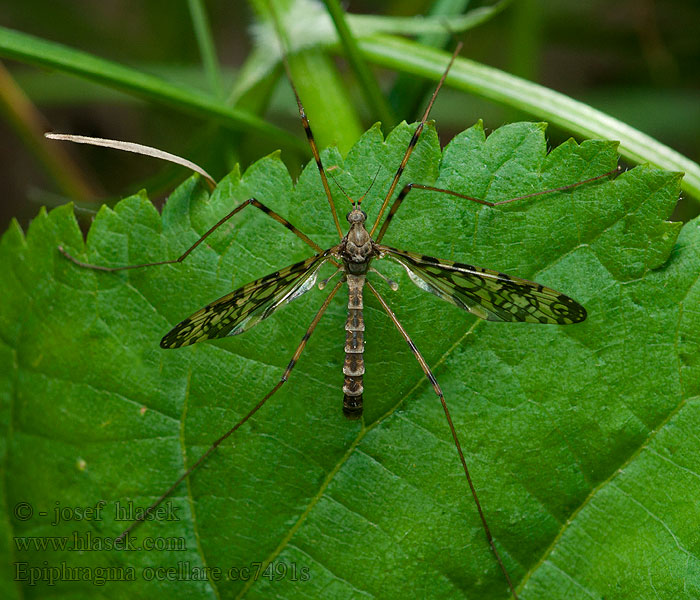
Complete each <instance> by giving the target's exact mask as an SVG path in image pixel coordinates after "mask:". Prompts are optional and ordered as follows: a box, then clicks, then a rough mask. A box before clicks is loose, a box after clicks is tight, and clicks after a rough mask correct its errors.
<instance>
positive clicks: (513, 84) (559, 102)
mask: <svg viewBox="0 0 700 600" xmlns="http://www.w3.org/2000/svg"><path fill="white" fill-rule="evenodd" d="M359 44H360V49H361V50H362V52H363V53H364V54H365V57H366V58H368V59H369V60H372V61H374V62H376V63H377V64H380V65H382V66H385V67H390V68H394V69H400V70H402V71H406V72H409V73H414V74H416V75H421V76H423V77H428V78H431V79H438V78H439V77H440V75H441V74H442V72H443V70H444V68H445V64H446V63H447V61H448V60H449V55H448V54H447V53H445V52H441V51H438V50H435V49H433V48H426V47H425V46H421V45H420V44H416V43H415V42H410V41H407V40H404V39H399V38H395V37H391V36H384V35H382V36H379V35H377V36H373V37H372V38H367V39H361V40H359ZM447 81H448V85H450V86H452V87H454V88H456V89H459V90H462V91H465V92H470V93H473V94H476V95H478V96H481V97H483V98H487V99H489V100H493V101H495V102H499V103H501V104H504V105H506V106H511V107H513V108H517V109H519V110H522V111H525V112H527V113H529V114H531V115H532V116H533V117H535V118H538V119H543V120H546V121H548V122H549V123H552V124H554V125H557V126H558V127H561V128H563V129H565V130H567V131H570V132H572V133H573V134H575V135H578V136H581V137H592V138H602V139H609V140H619V141H620V148H619V150H620V154H621V155H622V156H624V157H625V158H626V159H628V160H630V161H633V162H639V163H645V162H648V163H650V164H651V165H653V166H655V167H660V168H662V169H669V170H671V171H684V172H685V176H684V178H683V182H682V186H681V187H682V189H683V190H684V191H685V192H686V193H688V194H689V195H691V196H693V197H694V198H696V199H700V165H698V164H697V163H695V162H693V161H692V160H690V159H689V158H687V157H685V156H683V155H682V154H680V153H678V152H676V151H675V150H673V149H671V148H669V147H668V146H666V145H665V144H662V143H661V142H659V141H657V140H655V139H654V138H652V137H650V136H648V135H647V134H645V133H642V132H641V131H639V130H638V129H635V128H634V127H631V126H629V125H627V124H625V123H623V122H622V121H619V120H617V119H615V118H613V117H611V116H610V115H607V114H605V113H603V112H601V111H599V110H596V109H595V108H593V107H591V106H588V105H586V104H584V103H582V102H579V101H577V100H574V99H573V98H569V97H568V96H566V95H564V94H561V93H559V92H556V91H554V90H550V89H548V88H545V87H543V86H540V85H537V84H536V83H532V82H530V81H525V80H524V79H520V78H519V77H515V76H513V75H510V74H508V73H505V72H503V71H500V70H498V69H494V68H492V67H488V66H486V65H482V64H480V63H476V62H474V61H471V60H468V59H465V58H458V59H457V60H456V61H455V64H454V66H453V67H452V70H451V71H450V75H449V77H448V80H447Z"/></svg>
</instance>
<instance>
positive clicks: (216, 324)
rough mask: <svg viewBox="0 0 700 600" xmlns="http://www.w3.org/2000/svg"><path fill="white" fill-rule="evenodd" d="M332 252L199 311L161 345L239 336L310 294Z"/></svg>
mask: <svg viewBox="0 0 700 600" xmlns="http://www.w3.org/2000/svg"><path fill="white" fill-rule="evenodd" d="M329 253H330V251H329V250H327V251H326V252H324V253H323V254H317V255H316V256H312V257H311V258H307V259H306V260H303V261H301V262H298V263H296V264H293V265H290V266H289V267H285V268H284V269H281V270H280V271H276V272H274V273H270V274H269V275H265V277H262V278H260V279H257V280H255V281H252V282H251V283H248V284H246V285H244V286H243V287H241V288H238V289H237V290H234V291H233V292H231V293H230V294H226V295H225V296H223V297H222V298H219V299H218V300H215V301H214V302H212V303H211V304H208V305H207V306H205V307H204V308H202V309H200V310H198V311H197V312H196V313H194V314H193V315H192V316H191V317H187V318H186V319H185V320H184V321H182V323H180V324H179V325H176V326H175V327H174V328H173V329H172V331H170V332H169V333H168V334H167V335H166V336H165V337H164V338H163V339H162V340H161V342H160V345H161V347H162V348H179V347H181V346H188V345H189V344H194V343H195V342H201V341H203V340H211V339H215V338H222V337H226V336H228V335H238V334H239V333H243V332H244V331H246V330H248V329H250V328H251V327H253V325H256V324H257V323H259V322H260V321H262V320H263V319H266V318H267V317H269V316H270V315H271V314H272V313H273V312H274V311H275V310H277V309H278V308H279V307H280V306H282V305H284V304H286V303H288V302H291V301H292V300H295V299H296V298H298V297H299V296H301V295H302V294H304V293H305V292H308V291H309V290H310V289H311V288H312V287H313V286H314V283H316V276H317V274H318V270H319V269H320V268H321V266H322V265H323V263H324V262H326V260H328V258H329V256H328V255H329Z"/></svg>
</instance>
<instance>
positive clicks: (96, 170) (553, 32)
mask: <svg viewBox="0 0 700 600" xmlns="http://www.w3.org/2000/svg"><path fill="white" fill-rule="evenodd" d="M430 4H431V2H429V1H422V0H409V1H407V0H395V1H386V2H377V1H372V2H369V1H363V0H352V1H350V2H346V3H345V5H344V6H345V8H346V9H347V10H348V11H349V12H355V13H363V12H375V13H379V14H384V15H413V14H424V13H426V12H427V11H428V8H429V6H430ZM477 5H478V3H476V2H472V3H471V6H472V7H473V6H477ZM206 6H207V10H208V15H209V19H210V22H211V26H212V29H213V32H214V39H215V41H216V44H217V52H218V56H219V60H220V61H221V63H222V67H223V68H224V69H225V74H226V77H227V80H228V81H232V80H233V77H234V76H235V69H236V68H237V67H239V66H240V65H241V64H242V63H243V61H244V59H245V57H246V55H247V53H248V51H249V48H250V44H251V39H250V36H249V33H248V26H249V25H250V24H251V23H252V21H253V15H252V13H251V10H250V8H249V6H248V5H247V3H245V2H242V1H241V2H231V1H230V0H211V1H209V2H207V3H206ZM0 24H2V25H4V26H7V27H11V28H14V29H17V30H20V31H22V32H26V33H29V34H32V35H35V36H38V37H42V38H45V39H47V40H50V41H55V42H61V43H63V44H66V45H68V46H71V47H73V48H77V49H81V50H84V51H87V52H90V53H93V54H95V55H97V56H100V57H104V58H107V59H110V60H113V61H116V62H120V63H123V64H126V65H130V66H133V67H136V68H139V69H141V70H144V71H147V72H151V73H156V74H159V75H162V76H166V77H167V78H168V79H170V80H172V81H175V82H178V83H183V84H185V85H195V86H196V87H200V88H201V89H205V90H206V89H207V82H206V79H205V77H204V75H203V73H202V70H201V61H200V56H199V51H198V47H197V43H196V40H195V38H194V34H193V30H192V24H191V20H190V16H189V11H188V8H187V3H186V2H184V1H181V2H173V1H172V0H149V1H147V2H144V1H143V0H100V1H99V2H95V1H93V0H83V1H77V0H73V1H68V0H63V1H58V0H56V1H50V2H49V1H48V0H23V1H22V2H14V3H4V6H2V7H0ZM698 25H700V2H697V1H696V0H658V1H655V0H623V1H618V2H614V3H609V2H602V1H589V2H580V1H579V0H558V1H557V2H545V1H544V0H516V1H515V2H514V3H513V4H512V5H511V6H510V7H509V8H507V9H506V10H505V11H504V12H503V13H501V14H500V15H498V16H496V17H495V18H494V19H492V20H491V21H489V22H487V23H486V24H484V25H481V26H479V27H478V28H476V29H474V30H471V31H469V32H467V33H466V34H464V35H461V36H460V39H463V41H464V42H465V48H464V50H463V51H462V56H465V57H469V58H472V59H474V60H477V61H480V62H483V63H485V64H488V65H491V66H494V67H498V68H500V69H503V70H505V71H508V72H511V73H514V74H516V75H519V76H521V77H525V78H528V79H531V80H534V81H537V82H539V83H541V84H543V85H545V86H548V87H550V88H553V89H555V90H558V91H561V92H563V93H565V94H568V95H570V96H572V97H574V98H576V99H578V100H581V101H583V102H587V103H589V104H591V105H592V106H594V107H596V108H598V109H600V110H603V111H605V112H608V113H609V114H611V115H613V116H615V117H617V118H619V119H621V120H622V121H625V122H627V123H629V124H630V125H632V126H634V127H637V128H639V129H640V130H642V131H644V132H645V133H648V134H650V135H652V136H654V137H656V138H657V139H659V140H660V141H662V142H664V143H666V144H668V145H669V146H670V147H672V148H674V149H676V150H678V151H680V152H681V153H683V154H685V155H686V156H688V157H689V158H691V159H693V160H695V161H699V160H700V76H699V75H700V42H699V41H698V39H699V35H698ZM5 65H6V67H7V68H8V70H9V72H10V73H11V75H12V77H13V79H14V80H15V82H16V83H18V84H19V86H20V87H21V88H22V89H23V90H24V92H25V93H26V94H27V96H28V97H29V98H30V99H31V101H32V102H33V103H34V105H35V106H36V107H37V108H38V109H39V111H40V112H41V114H42V115H43V117H44V118H45V120H46V126H47V129H48V128H50V129H53V130H56V131H67V132H73V133H79V134H83V135H95V136H103V137H111V138H118V139H123V140H129V141H137V142H140V143H144V144H148V145H152V146H155V147H157V148H161V149H164V150H167V151H170V152H173V153H176V154H180V155H182V156H185V157H187V158H189V159H191V160H194V161H195V162H197V163H199V164H201V165H202V166H204V167H205V168H206V169H207V170H209V171H210V172H211V173H212V174H213V175H214V176H215V177H217V178H218V177H220V176H221V175H223V174H224V173H226V172H227V171H228V169H229V168H230V164H228V163H227V161H226V158H225V157H226V154H227V153H226V152H225V150H224V149H223V147H222V143H223V142H222V136H226V135H229V136H234V135H237V134H236V133H234V132H223V133H222V132H221V131H218V132H217V131H216V129H215V128H213V127H211V126H209V125H208V124H206V123H203V122H202V121H201V120H198V119H195V118H193V117H190V116H187V115H183V114H181V113H179V112H175V111H171V110H168V109H164V108H162V107H159V106H153V105H150V104H147V103H145V102H142V101H140V100H137V99H134V98H131V97H129V96H126V95H124V94H120V93H118V92H114V91H112V90H109V89H107V88H104V87H99V86H97V85H94V84H89V83H86V82H82V81H81V80H79V79H76V78H74V77H70V76H65V75H61V74H55V73H51V72H48V71H46V70H41V69H37V68H34V67H29V66H26V65H22V64H18V63H14V62H10V61H8V62H7V63H5ZM377 75H378V77H379V79H380V83H381V85H382V87H383V88H384V89H387V90H388V89H389V88H390V87H391V84H392V82H393V80H394V77H395V74H394V73H392V72H389V71H378V72H377ZM355 92H356V91H355ZM355 92H353V93H355ZM289 100H291V96H289V95H285V94H277V95H275V96H273V98H272V100H271V102H270V108H269V109H268V111H267V113H266V117H267V118H269V119H270V120H272V121H274V122H275V123H277V124H280V125H282V126H284V127H285V128H287V129H288V130H290V131H293V132H295V133H298V134H300V135H301V127H300V125H299V123H298V117H297V116H296V115H295V112H294V111H295V108H294V106H293V105H292V104H291V102H289ZM357 101H358V103H360V104H361V102H362V99H361V96H360V95H359V94H357ZM363 116H364V117H365V125H366V126H368V125H369V124H371V123H372V122H373V121H374V120H376V117H375V116H374V115H370V114H367V113H366V112H365V113H363ZM399 117H400V118H406V119H407V120H412V119H414V118H415V115H399ZM433 117H434V118H435V119H436V121H437V123H438V129H439V130H440V132H441V136H442V138H443V141H447V140H448V139H449V137H450V136H451V135H452V134H453V133H454V132H457V131H460V130H462V129H464V128H466V127H468V126H469V125H471V124H472V123H473V122H474V121H475V120H477V119H478V118H483V119H484V120H485V124H486V126H487V128H489V129H493V128H496V127H498V126H499V125H501V124H503V123H504V122H508V121H513V120H518V119H521V118H528V116H527V115H522V114H518V113H516V112H515V111H513V110H512V109H508V108H504V107H500V106H497V105H493V104H489V103H487V102H485V101H482V100H480V99H477V98H468V97H465V96H464V95H463V94H458V93H456V92H454V91H451V90H445V91H444V92H443V93H442V95H441V97H440V98H439V102H438V104H437V106H436V109H435V111H434V113H433ZM529 118H532V117H529ZM566 137H568V134H567V133H565V132H561V131H556V130H554V129H552V128H550V130H549V138H550V143H551V144H552V145H554V144H557V143H559V142H561V141H563V140H564V139H565V138H566ZM248 138H250V136H248ZM0 139H1V140H2V144H1V145H0V177H1V178H2V182H3V189H4V194H3V196H4V201H3V202H2V207H1V208H0V227H1V228H2V230H4V229H5V228H6V226H7V223H8V222H9V219H11V218H12V217H16V218H18V219H19V222H20V223H21V225H22V227H24V228H26V226H27V224H28V222H29V221H30V219H31V218H32V216H33V215H35V214H36V213H37V211H38V210H39V206H40V205H42V204H43V205H49V206H51V205H56V204H60V203H63V202H65V201H66V200H68V198H66V197H65V196H63V195H61V193H60V192H59V189H58V187H57V186H56V184H55V182H54V181H53V179H52V178H51V177H50V176H49V175H48V174H47V173H46V171H45V169H44V168H43V167H42V165H41V163H40V162H39V161H38V160H37V158H36V156H35V155H34V154H33V153H32V151H31V150H30V148H29V147H28V146H27V145H26V144H25V143H24V142H23V140H22V139H21V138H20V137H19V136H18V135H17V134H16V133H15V131H14V130H13V129H12V127H11V126H10V125H9V123H8V122H7V121H6V120H5V119H2V118H0ZM273 149H274V144H273V146H270V145H269V143H268V144H266V143H265V142H263V141H257V140H255V139H253V140H251V139H247V140H246V148H245V151H244V152H242V153H241V157H242V159H243V161H244V163H246V162H248V161H250V160H254V159H255V158H259V157H260V156H261V155H262V154H263V153H267V152H269V151H272V150H273ZM64 150H65V151H66V152H68V153H69V155H70V156H71V158H72V159H73V160H74V161H75V162H76V163H77V165H78V167H79V169H80V171H81V173H82V176H83V177H84V179H85V180H86V181H87V182H88V183H89V185H90V186H91V188H92V190H93V191H94V197H95V199H96V201H98V202H114V201H115V200H117V199H118V198H120V197H123V196H126V195H128V194H130V193H132V192H134V191H136V190H138V189H140V188H142V187H146V188H148V189H149V193H150V194H151V196H152V198H153V199H154V201H156V202H158V201H159V200H162V198H163V197H164V196H165V195H166V194H167V192H168V190H170V189H172V187H173V186H175V185H176V184H177V183H178V182H179V181H180V180H182V178H183V177H184V176H185V175H184V174H183V171H182V170H181V169H173V168H170V167H167V166H163V165H162V164H160V163H158V162H156V161H153V160H152V159H145V158H143V157H138V156H130V155H125V154H122V153H119V152H115V151H110V150H102V149H93V148H88V147H86V146H80V147H71V148H64ZM283 157H284V158H285V160H288V161H289V162H290V166H291V168H292V170H294V169H297V168H298V160H299V157H294V156H289V154H284V155H283ZM295 160H296V161H297V162H296V163H295ZM697 206H698V204H697V202H696V201H695V200H693V199H687V200H686V202H685V203H684V204H683V205H682V208H681V209H680V210H679V212H678V213H677V217H678V218H688V217H690V216H693V215H695V214H697V213H698V212H699V209H698V208H697ZM88 214H89V213H88Z"/></svg>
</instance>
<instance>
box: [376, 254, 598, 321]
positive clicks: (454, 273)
mask: <svg viewBox="0 0 700 600" xmlns="http://www.w3.org/2000/svg"><path fill="white" fill-rule="evenodd" d="M380 250H381V252H383V253H386V254H387V255H389V256H390V257H391V258H393V259H394V260H396V261H397V262H399V263H400V264H401V266H403V268H404V269H406V272H407V273H408V276H409V277H410V278H411V281H413V283H415V284H416V285H417V286H418V287H419V288H421V289H423V290H425V291H427V292H430V293H432V294H435V295H436V296H439V297H440V298H442V299H443V300H447V301H448V302H451V303H452V304H454V305H455V306H459V307H460V308H463V309H465V310H468V311H469V312H470V313H472V314H474V315H476V316H477V317H480V318H482V319H488V320H489V321H511V322H512V321H526V322H528V323H553V324H559V325H569V324H571V323H579V322H581V321H583V320H584V319H585V318H586V309H585V308H583V306H581V305H580V304H579V303H578V302H576V301H575V300H572V299H571V298H569V297H568V296H565V295H564V294H561V293H560V292H557V291H556V290H553V289H551V288H548V287H545V286H543V285H540V284H539V283H534V282H532V281H527V280H526V279H518V278H517V277H511V276H510V275H506V274H504V273H499V272H497V271H490V270H488V269H482V268H481V267H473V266H471V265H465V264H462V263H457V262H452V261H448V260H438V259H437V258H433V257H431V256H423V255H421V254H415V253H413V252H404V251H403V250H396V249H394V248H389V247H388V246H380Z"/></svg>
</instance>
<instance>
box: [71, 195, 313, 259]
mask: <svg viewBox="0 0 700 600" xmlns="http://www.w3.org/2000/svg"><path fill="white" fill-rule="evenodd" d="M249 205H252V206H255V208H259V209H260V210H261V211H263V212H264V213H265V214H266V215H268V216H269V217H272V218H273V219H274V220H275V221H277V222H278V223H281V224H282V225H284V226H285V227H286V228H287V229H289V231H291V232H292V233H293V234H294V235H296V236H297V237H299V238H301V239H302V240H303V241H304V242H306V243H307V244H308V245H309V246H311V247H312V248H313V249H314V250H316V252H323V248H321V246H319V245H318V244H317V243H316V242H314V241H313V240H312V239H311V238H309V237H308V236H307V235H306V234H305V233H303V232H301V231H299V229H297V228H296V227H294V225H292V224H291V223H290V222H289V221H287V219H285V218H284V217H282V216H280V215H279V214H277V213H276V212H275V211H274V210H271V209H269V208H268V207H267V206H265V205H264V204H263V203H262V202H259V201H258V200H256V199H255V198H248V200H246V201H245V202H243V203H242V204H239V205H238V206H237V207H236V208H234V209H233V210H232V211H231V212H230V213H229V214H227V215H226V216H225V217H224V218H223V219H221V220H220V221H219V222H218V223H216V225H214V226H213V227H211V228H210V229H209V231H207V232H206V233H205V234H204V235H203V236H202V237H201V238H199V239H198V240H197V241H196V242H195V243H194V244H192V246H190V247H189V248H188V249H187V250H185V252H184V253H183V254H182V255H181V256H179V257H178V258H176V259H174V260H162V261H160V262H152V263H144V264H141V265H127V266H125V267H103V266H102V265H93V264H90V263H84V262H81V261H79V260H78V259H77V258H74V257H73V256H71V255H70V254H68V252H66V251H65V249H64V248H63V246H59V247H58V249H59V251H60V252H61V254H63V255H64V256H65V257H66V258H67V259H69V260H71V261H73V262H74V263H75V264H76V265H78V266H79V267H84V268H86V269H95V270H97V271H109V272H113V271H125V270H127V269H140V268H142V267H155V266H157V265H172V264H175V263H181V262H182V261H183V260H185V259H186V258H187V257H188V256H189V255H190V253H191V252H192V251H193V250H194V249H195V248H196V247H197V246H199V245H200V244H201V243H202V242H203V241H204V240H205V239H207V237H209V235H211V234H212V233H214V231H216V230H217V229H218V228H219V227H221V226H222V225H223V224H224V223H226V221H228V220H229V219H230V218H231V217H232V216H233V215H235V214H236V213H237V212H239V211H241V210H243V209H244V208H245V207H246V206H249Z"/></svg>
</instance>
